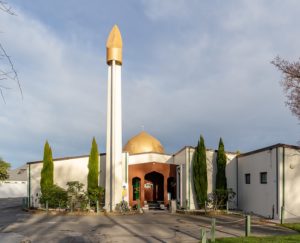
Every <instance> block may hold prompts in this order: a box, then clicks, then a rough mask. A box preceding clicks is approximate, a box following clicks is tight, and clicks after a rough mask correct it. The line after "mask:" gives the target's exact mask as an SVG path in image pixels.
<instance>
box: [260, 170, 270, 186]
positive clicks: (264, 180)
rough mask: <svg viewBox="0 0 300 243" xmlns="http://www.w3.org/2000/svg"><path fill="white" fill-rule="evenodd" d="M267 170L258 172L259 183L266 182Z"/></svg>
mask: <svg viewBox="0 0 300 243" xmlns="http://www.w3.org/2000/svg"><path fill="white" fill-rule="evenodd" d="M267 182H268V180H267V172H260V184H267Z"/></svg>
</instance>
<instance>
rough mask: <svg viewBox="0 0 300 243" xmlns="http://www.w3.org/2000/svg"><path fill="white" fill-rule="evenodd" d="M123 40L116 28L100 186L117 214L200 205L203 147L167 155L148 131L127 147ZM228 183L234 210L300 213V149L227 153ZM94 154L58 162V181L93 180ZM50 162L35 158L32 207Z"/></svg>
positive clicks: (210, 156)
mask: <svg viewBox="0 0 300 243" xmlns="http://www.w3.org/2000/svg"><path fill="white" fill-rule="evenodd" d="M122 44H123V43H122V37H121V33H120V31H119V29H118V27H117V26H114V27H113V29H112V31H111V33H110V35H109V37H108V40H107V44H106V47H107V58H106V60H107V65H108V95H107V98H108V102H107V132H106V134H107V136H106V153H102V154H99V161H100V166H99V185H100V186H102V187H104V188H105V206H104V208H105V209H106V210H107V211H114V210H115V207H116V204H118V203H120V202H121V200H125V201H127V202H128V203H129V205H130V206H131V207H133V206H134V205H137V204H138V203H140V206H141V207H143V208H144V209H148V208H149V205H151V204H152V203H156V204H158V205H159V206H160V207H161V208H164V207H167V206H168V205H169V203H170V200H176V202H177V206H178V208H183V209H187V210H193V209H197V208H198V206H197V202H196V197H195V190H194V185H193V170H192V159H193V154H194V152H195V148H194V147H191V146H185V147H183V148H182V149H181V150H179V151H178V152H176V153H174V154H166V153H165V150H164V147H163V145H162V144H161V142H160V141H159V140H158V139H157V138H155V137H153V136H152V135H150V134H149V133H147V132H146V131H141V132H140V133H139V134H137V135H135V136H133V137H132V138H131V139H129V140H128V141H127V143H126V144H125V146H122V145H123V143H122V124H121V121H122V110H121V107H122V101H121V67H122V61H123V60H122V48H123V47H122ZM216 153H217V151H215V150H210V149H207V151H206V158H207V179H208V194H209V195H210V194H211V193H212V192H213V190H214V189H215V178H216V171H217V166H216ZM226 157H227V166H226V177H227V188H231V189H232V190H233V191H234V192H235V193H236V197H235V200H234V201H232V202H231V203H230V205H229V206H230V208H232V209H239V210H243V211H245V212H253V213H256V214H259V215H262V216H265V217H269V218H277V219H278V218H280V217H281V216H282V215H281V212H282V210H281V209H282V207H284V208H285V210H286V211H285V218H292V217H295V216H293V215H300V195H299V193H298V192H297V186H296V185H300V147H298V146H292V145H285V144H276V145H273V146H269V147H266V148H262V149H258V150H255V151H252V152H248V153H244V154H237V153H231V152H226ZM88 160H89V156H88V155H84V156H76V157H66V158H57V159H54V160H53V162H54V183H55V184H56V185H58V186H60V187H62V188H66V183H67V182H68V181H79V182H81V183H83V184H84V185H85V186H86V185H87V174H88ZM42 166H43V162H42V161H35V162H28V163H27V171H28V198H29V203H30V206H33V207H39V206H40V204H39V197H40V196H41V189H40V178H41V170H42Z"/></svg>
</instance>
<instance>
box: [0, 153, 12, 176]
mask: <svg viewBox="0 0 300 243" xmlns="http://www.w3.org/2000/svg"><path fill="white" fill-rule="evenodd" d="M9 168H10V164H9V163H7V162H5V161H4V160H3V159H2V158H1V157H0V181H4V180H7V179H8V178H9V174H8V169H9Z"/></svg>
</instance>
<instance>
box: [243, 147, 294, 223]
mask: <svg viewBox="0 0 300 243" xmlns="http://www.w3.org/2000/svg"><path fill="white" fill-rule="evenodd" d="M237 174H238V208H239V209H241V210H243V211H245V212H248V213H249V212H253V213H255V214H258V215H261V216H264V217H268V218H275V219H279V218H281V209H282V207H283V206H284V218H293V217H300V194H299V185H300V148H299V147H296V146H289V145H284V144H277V145H274V146H271V147H267V148H263V149H260V150H256V151H253V152H249V153H246V154H242V155H240V156H238V169H237ZM263 174H264V175H263ZM246 175H247V176H248V177H250V181H247V182H246ZM261 177H266V180H264V179H265V178H261Z"/></svg>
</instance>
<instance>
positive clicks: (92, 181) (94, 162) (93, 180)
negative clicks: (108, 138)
mask: <svg viewBox="0 0 300 243" xmlns="http://www.w3.org/2000/svg"><path fill="white" fill-rule="evenodd" d="M88 168H89V173H88V188H87V189H88V190H87V191H88V195H89V198H90V199H91V200H93V199H94V197H95V194H97V193H95V191H97V190H98V188H99V186H98V185H99V183H98V178H99V176H98V172H99V154H98V145H97V143H96V140H95V138H93V142H92V148H91V152H90V157H89V164H88Z"/></svg>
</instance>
